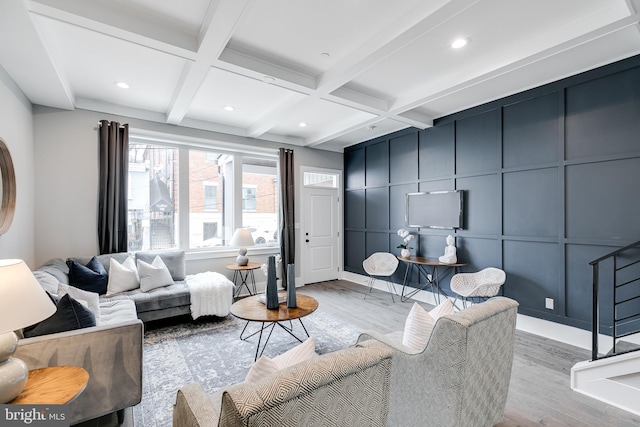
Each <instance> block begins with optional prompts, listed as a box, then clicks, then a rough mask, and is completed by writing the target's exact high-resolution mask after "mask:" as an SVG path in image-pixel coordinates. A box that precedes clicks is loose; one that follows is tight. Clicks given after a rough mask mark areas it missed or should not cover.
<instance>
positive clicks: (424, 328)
mask: <svg viewBox="0 0 640 427" xmlns="http://www.w3.org/2000/svg"><path fill="white" fill-rule="evenodd" d="M435 324H436V319H434V318H433V317H431V315H430V314H429V313H427V312H426V311H425V309H424V308H422V307H420V305H418V303H417V302H414V303H413V307H411V311H410V312H409V315H408V316H407V320H405V322H404V333H403V335H402V345H406V346H407V347H411V348H413V349H415V350H419V351H421V350H424V349H425V347H426V346H427V343H428V342H429V337H430V336H431V331H432V330H433V327H434V326H435Z"/></svg>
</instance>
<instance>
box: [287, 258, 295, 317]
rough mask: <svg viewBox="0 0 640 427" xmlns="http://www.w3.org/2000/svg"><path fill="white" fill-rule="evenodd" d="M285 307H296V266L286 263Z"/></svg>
mask: <svg viewBox="0 0 640 427" xmlns="http://www.w3.org/2000/svg"><path fill="white" fill-rule="evenodd" d="M287 307H289V308H296V307H297V304H296V267H295V266H294V265H293V264H289V265H287Z"/></svg>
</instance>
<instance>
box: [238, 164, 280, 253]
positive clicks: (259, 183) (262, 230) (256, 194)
mask: <svg viewBox="0 0 640 427" xmlns="http://www.w3.org/2000/svg"><path fill="white" fill-rule="evenodd" d="M277 178H278V162H277V160H273V159H259V158H251V157H244V158H243V159H242V224H243V225H244V226H245V227H249V229H250V230H251V235H252V236H253V241H254V242H255V244H256V245H276V246H277V245H278V197H279V196H278V180H277Z"/></svg>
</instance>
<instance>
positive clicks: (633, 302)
mask: <svg viewBox="0 0 640 427" xmlns="http://www.w3.org/2000/svg"><path fill="white" fill-rule="evenodd" d="M639 247H640V241H638V242H636V243H633V244H631V245H628V246H625V247H624V248H621V249H618V250H615V251H613V252H611V253H609V254H607V255H605V256H603V257H601V258H598V259H596V260H594V261H591V262H590V263H589V264H590V265H591V266H592V268H593V317H592V331H591V332H592V349H591V360H587V361H584V362H579V363H577V364H576V365H574V366H573V368H571V388H572V389H573V390H575V391H577V392H579V393H582V394H585V395H587V396H590V397H593V398H594V399H598V400H601V401H603V402H606V403H608V404H610V405H613V406H616V407H618V408H621V409H624V410H626V411H629V412H631V413H634V414H636V415H640V352H639V351H638V350H640V346H638V345H635V344H632V343H629V342H626V341H622V340H621V338H624V337H631V336H634V335H638V334H640V248H639ZM601 279H602V281H603V282H604V283H603V287H600V280H601ZM603 291H604V292H603ZM609 292H610V295H609ZM602 295H607V296H608V297H607V298H603V297H602ZM603 312H604V313H606V314H607V315H608V316H607V318H606V319H602V318H601V313H603ZM605 320H607V321H609V322H610V324H608V325H605V324H603V322H604V321H605ZM602 335H608V336H610V340H611V343H612V347H611V350H610V351H609V352H608V353H607V354H601V353H600V352H599V351H598V345H599V340H600V339H601V338H602Z"/></svg>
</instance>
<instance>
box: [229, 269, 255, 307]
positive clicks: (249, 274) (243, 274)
mask: <svg viewBox="0 0 640 427" xmlns="http://www.w3.org/2000/svg"><path fill="white" fill-rule="evenodd" d="M226 267H227V270H233V280H232V281H233V284H234V285H236V291H235V293H234V294H233V298H234V299H236V298H238V295H240V290H241V289H242V287H243V286H244V287H245V288H247V292H249V295H255V294H256V293H257V292H256V278H255V276H254V275H253V271H254V270H257V269H258V268H260V264H258V263H257V262H250V263H248V264H247V265H238V264H227V266H226ZM238 279H239V280H238ZM248 280H250V281H251V287H252V288H253V292H252V291H251V289H249V284H248V283H247V281H248ZM238 281H239V282H240V284H238Z"/></svg>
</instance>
